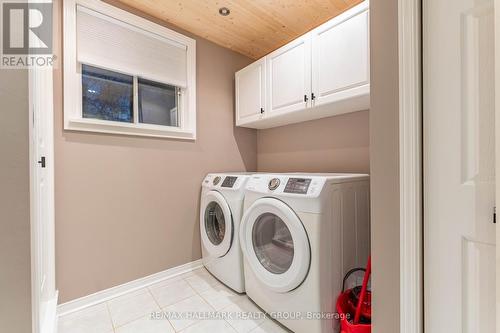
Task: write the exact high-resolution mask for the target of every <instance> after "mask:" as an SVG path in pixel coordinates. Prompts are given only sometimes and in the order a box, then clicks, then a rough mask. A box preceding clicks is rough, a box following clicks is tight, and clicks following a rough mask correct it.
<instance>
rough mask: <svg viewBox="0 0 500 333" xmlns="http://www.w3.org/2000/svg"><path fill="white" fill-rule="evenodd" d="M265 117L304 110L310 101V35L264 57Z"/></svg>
mask: <svg viewBox="0 0 500 333" xmlns="http://www.w3.org/2000/svg"><path fill="white" fill-rule="evenodd" d="M266 59H267V89H268V92H269V96H268V106H267V110H266V116H274V115H278V114H283V113H289V112H293V111H298V110H303V109H305V108H306V107H308V106H310V105H311V104H310V103H311V34H310V33H307V34H305V35H304V36H301V37H299V38H297V39H296V40H294V41H293V42H291V43H289V44H287V45H285V46H283V47H282V48H280V49H278V50H276V51H274V52H272V53H270V54H269V55H268V56H267V57H266Z"/></svg>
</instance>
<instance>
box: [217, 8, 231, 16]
mask: <svg viewBox="0 0 500 333" xmlns="http://www.w3.org/2000/svg"><path fill="white" fill-rule="evenodd" d="M230 13H231V11H230V10H229V8H227V7H221V8H219V14H221V15H222V16H228V15H229V14H230Z"/></svg>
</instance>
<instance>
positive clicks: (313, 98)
mask: <svg viewBox="0 0 500 333" xmlns="http://www.w3.org/2000/svg"><path fill="white" fill-rule="evenodd" d="M315 99H316V95H314V93H311V100H312V101H314V100H315Z"/></svg>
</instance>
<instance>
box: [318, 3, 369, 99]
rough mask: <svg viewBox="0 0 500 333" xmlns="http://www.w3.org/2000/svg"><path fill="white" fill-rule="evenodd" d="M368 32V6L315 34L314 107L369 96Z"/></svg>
mask: <svg viewBox="0 0 500 333" xmlns="http://www.w3.org/2000/svg"><path fill="white" fill-rule="evenodd" d="M368 31H369V21H368V4H367V3H364V4H362V5H361V6H358V7H356V8H355V10H351V11H347V12H346V13H343V14H342V15H339V16H338V17H336V18H334V19H332V20H330V21H329V22H327V23H325V24H323V25H322V26H320V27H318V28H316V29H315V30H313V31H312V48H313V49H312V50H313V52H312V54H313V59H312V92H313V94H314V105H315V106H319V105H323V104H326V103H334V102H337V101H341V100H345V99H349V98H354V97H356V96H362V95H367V94H369V92H370V66H369V59H370V50H369V34H368Z"/></svg>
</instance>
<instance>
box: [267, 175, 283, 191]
mask: <svg viewBox="0 0 500 333" xmlns="http://www.w3.org/2000/svg"><path fill="white" fill-rule="evenodd" d="M280 183H281V182H280V180H279V178H273V179H271V180H270V181H269V185H268V187H269V189H270V190H271V191H274V190H275V189H277V188H278V186H280Z"/></svg>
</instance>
